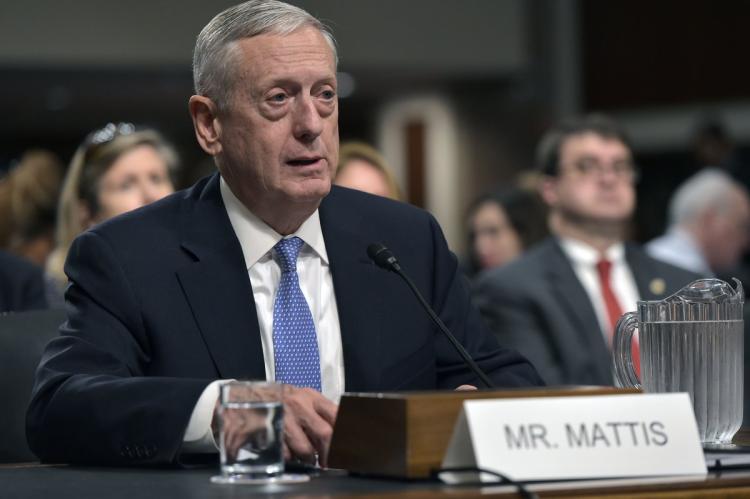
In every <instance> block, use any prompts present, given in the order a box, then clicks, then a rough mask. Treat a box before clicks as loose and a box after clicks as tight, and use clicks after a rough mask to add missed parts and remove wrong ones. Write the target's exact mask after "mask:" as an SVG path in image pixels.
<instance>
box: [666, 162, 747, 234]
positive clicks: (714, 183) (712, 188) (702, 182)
mask: <svg viewBox="0 0 750 499" xmlns="http://www.w3.org/2000/svg"><path fill="white" fill-rule="evenodd" d="M738 189H741V186H740V185H739V184H738V183H737V182H735V181H734V180H733V179H732V177H730V176H729V174H727V173H725V172H723V171H722V170H719V169H718V168H706V169H704V170H701V171H700V172H698V173H696V174H695V175H693V176H692V177H690V178H689V179H687V180H686V181H685V182H683V183H682V185H680V187H679V188H678V189H677V190H676V191H675V193H674V195H673V196H672V199H671V201H670V202H669V219H670V223H671V224H672V225H680V224H685V223H689V222H691V221H693V220H695V218H696V217H697V216H699V215H700V214H702V213H704V212H705V211H706V210H707V209H715V210H718V211H724V210H726V209H727V208H728V207H729V203H731V202H732V199H733V198H732V196H731V194H732V192H734V191H737V190H738Z"/></svg>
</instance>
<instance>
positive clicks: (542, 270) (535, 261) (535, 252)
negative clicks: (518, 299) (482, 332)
mask: <svg viewBox="0 0 750 499" xmlns="http://www.w3.org/2000/svg"><path fill="white" fill-rule="evenodd" d="M558 252H559V247H558V246H557V242H556V241H555V240H554V239H553V238H551V237H550V238H547V239H545V240H543V241H541V242H539V243H537V244H536V245H534V246H532V247H531V248H529V249H528V250H526V251H525V252H524V253H523V254H522V255H521V256H520V257H518V258H516V259H515V260H513V261H512V262H510V263H508V264H506V265H503V266H502V267H498V268H495V269H490V270H487V271H485V272H483V273H481V274H480V275H479V276H478V277H477V279H476V289H477V290H479V291H480V292H481V290H482V289H485V288H486V287H490V288H496V289H500V288H503V289H505V288H507V289H508V291H509V292H519V293H524V290H527V291H528V292H529V293H536V292H537V291H538V290H539V287H540V286H542V285H543V283H544V282H545V279H546V277H545V276H546V275H547V273H548V271H549V269H550V266H552V265H555V264H556V263H555V262H556V258H557V257H558V256H559V254H558Z"/></svg>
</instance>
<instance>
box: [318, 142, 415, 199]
mask: <svg viewBox="0 0 750 499" xmlns="http://www.w3.org/2000/svg"><path fill="white" fill-rule="evenodd" d="M333 183H334V184H336V185H340V186H342V187H348V188H350V189H357V190H358V191H364V192H369V193H370V194H375V195H378V196H383V197H387V198H391V199H395V200H397V201H400V200H401V191H400V189H399V188H398V184H397V183H396V179H395V178H394V176H393V173H391V169H390V168H389V167H388V165H387V164H386V162H385V159H384V158H383V156H381V155H380V153H379V152H378V151H376V150H375V149H374V148H373V147H371V146H369V145H367V144H365V143H364V142H345V143H343V144H341V147H340V148H339V164H338V168H336V177H335V178H334V180H333Z"/></svg>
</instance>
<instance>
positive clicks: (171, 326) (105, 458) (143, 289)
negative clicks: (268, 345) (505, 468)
mask: <svg viewBox="0 0 750 499" xmlns="http://www.w3.org/2000/svg"><path fill="white" fill-rule="evenodd" d="M218 179H219V177H218V175H213V176H212V177H209V178H207V179H204V180H202V181H200V182H199V183H198V184H196V185H195V186H194V187H193V188H192V189H190V190H188V191H185V192H182V193H177V194H175V195H172V196H170V197H168V198H165V199H164V200H162V201H159V202H157V203H155V204H153V205H150V206H147V207H145V208H143V209H140V210H137V211H135V212H132V213H130V214H126V215H124V216H122V217H118V218H116V219H113V220H111V221H109V222H105V223H104V224H102V225H100V226H98V227H96V228H94V229H92V230H90V231H88V232H86V233H84V234H83V235H82V236H80V237H79V238H78V239H77V240H76V242H75V243H74V244H73V247H72V249H71V251H70V254H69V257H68V261H67V264H66V272H67V273H68V276H69V277H70V280H71V282H72V285H71V286H70V288H69V289H68V291H67V294H66V301H67V307H68V316H69V318H68V321H67V323H66V324H64V325H63V326H62V328H61V334H60V337H58V338H56V339H55V340H53V341H52V342H51V343H50V344H49V346H48V347H47V349H46V351H45V353H44V355H43V357H42V360H41V364H40V367H39V370H38V372H37V379H36V384H35V387H34V392H33V399H32V402H31V405H30V407H29V411H28V414H27V433H28V438H29V443H30V446H31V449H32V450H33V451H34V452H35V453H36V454H37V455H38V456H39V457H40V458H42V459H43V460H46V461H66V462H89V463H90V462H94V463H100V464H101V463H128V462H137V463H159V462H169V461H173V460H175V459H176V458H177V456H178V455H179V451H180V446H181V442H182V438H183V434H184V432H185V429H186V427H187V424H188V421H189V418H190V415H191V412H192V409H193V407H194V406H195V403H196V401H197V399H198V397H199V396H200V394H201V392H202V391H203V389H204V388H205V387H206V385H207V384H208V383H209V382H210V381H212V380H214V379H217V378H238V379H263V378H264V377H265V368H264V361H263V352H262V348H261V339H260V333H259V326H258V320H257V316H256V312H255V307H254V302H253V294H252V290H251V287H250V280H249V277H248V274H247V271H246V269H245V263H244V258H243V255H242V249H241V247H240V244H239V241H238V240H237V237H236V236H235V234H234V232H233V230H232V227H231V224H230V222H229V218H228V216H227V214H226V211H225V208H224V205H223V203H222V200H221V195H220V193H219V181H218ZM320 220H321V227H322V230H323V236H324V239H325V244H326V250H327V251H328V255H329V260H330V263H331V273H332V276H333V284H334V289H335V294H336V302H337V305H338V311H339V320H340V324H341V337H342V344H343V351H344V370H345V377H346V390H347V391H353V392H356V391H396V390H417V389H420V390H421V389H435V388H444V389H452V388H455V387H457V386H458V385H460V384H462V383H472V384H477V385H478V384H479V382H478V380H476V379H475V378H474V376H473V375H472V374H471V373H470V372H469V371H468V370H467V368H466V367H465V366H464V364H463V363H462V362H461V360H460V358H459V357H458V355H457V354H456V353H455V352H454V351H453V350H452V348H451V346H450V345H449V343H448V342H447V341H446V340H445V339H444V338H443V337H442V336H441V335H440V333H439V332H438V331H437V330H436V328H435V327H434V326H433V325H432V324H431V322H430V320H429V318H428V317H427V315H426V314H425V312H424V311H423V310H422V309H421V308H420V307H419V305H418V304H417V303H416V302H415V298H414V296H412V295H411V292H410V291H409V290H408V288H406V287H405V286H404V284H403V283H402V282H399V278H398V276H396V275H395V274H392V273H389V272H386V271H384V270H382V269H380V268H378V267H376V266H375V265H374V264H373V263H371V261H370V260H369V259H368V257H367V254H366V248H367V246H368V245H369V244H370V243H372V242H373V241H382V242H383V243H385V244H386V245H387V246H389V247H390V248H391V249H392V250H393V251H394V252H395V254H396V255H397V256H398V257H399V259H400V261H401V264H402V266H403V268H404V269H405V270H406V271H407V272H409V273H410V275H411V277H412V278H413V280H414V281H415V282H416V284H417V286H418V287H419V288H420V289H421V290H422V292H423V293H424V294H425V297H426V299H427V301H428V302H429V303H431V304H432V306H433V307H434V308H435V309H436V310H437V312H438V314H439V315H440V316H441V318H442V319H443V321H444V322H445V323H446V324H447V326H448V327H449V328H450V329H451V330H452V331H453V332H454V334H455V335H456V336H457V337H458V339H459V340H460V341H461V342H462V343H463V344H464V345H465V346H466V348H467V350H468V351H469V352H470V353H471V354H472V355H473V357H474V358H475V359H476V360H477V361H478V363H479V365H480V366H481V367H482V368H483V369H484V370H485V371H486V372H487V373H488V374H489V375H490V377H491V378H492V379H493V380H494V381H495V382H496V383H497V384H498V385H501V386H523V385H531V384H539V383H541V380H540V378H539V377H538V375H537V374H536V371H535V370H534V368H533V367H531V365H530V364H529V363H528V362H527V361H526V360H525V359H523V358H522V357H520V356H519V355H518V354H517V353H515V352H513V351H510V350H504V349H500V348H499V347H498V345H497V343H496V340H495V338H494V337H492V335H491V334H489V333H488V332H486V331H485V330H484V329H483V328H482V327H481V325H480V322H481V321H480V319H479V315H478V312H477V311H476V309H475V308H474V307H473V306H472V305H471V303H470V297H469V292H468V290H467V288H466V285H465V283H464V281H463V279H462V277H461V274H460V273H459V270H458V266H457V262H456V258H455V256H454V255H453V254H452V253H450V251H449V250H448V247H447V245H446V243H445V240H444V238H443V235H442V232H441V231H440V228H439V227H438V225H437V223H436V222H435V220H434V219H433V218H432V217H431V216H430V215H429V214H427V213H426V212H424V211H422V210H419V209H416V208H414V207H411V206H408V205H404V204H402V203H396V202H393V201H390V200H387V199H384V198H379V197H375V196H370V195H367V194H363V193H360V192H356V191H351V190H348V189H341V188H336V187H334V188H333V190H332V192H331V193H330V194H329V195H328V196H327V197H326V198H325V199H324V200H323V202H322V204H321V206H320Z"/></svg>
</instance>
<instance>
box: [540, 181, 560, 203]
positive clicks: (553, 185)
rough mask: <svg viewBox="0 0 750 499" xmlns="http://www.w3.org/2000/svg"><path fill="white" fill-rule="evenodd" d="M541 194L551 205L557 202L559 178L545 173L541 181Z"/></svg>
mask: <svg viewBox="0 0 750 499" xmlns="http://www.w3.org/2000/svg"><path fill="white" fill-rule="evenodd" d="M539 195H540V196H541V197H542V199H543V200H544V202H545V203H546V204H547V206H549V207H554V206H555V205H556V204H557V197H558V196H557V178H556V177H553V176H551V175H544V176H543V177H542V179H541V181H540V182H539Z"/></svg>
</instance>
